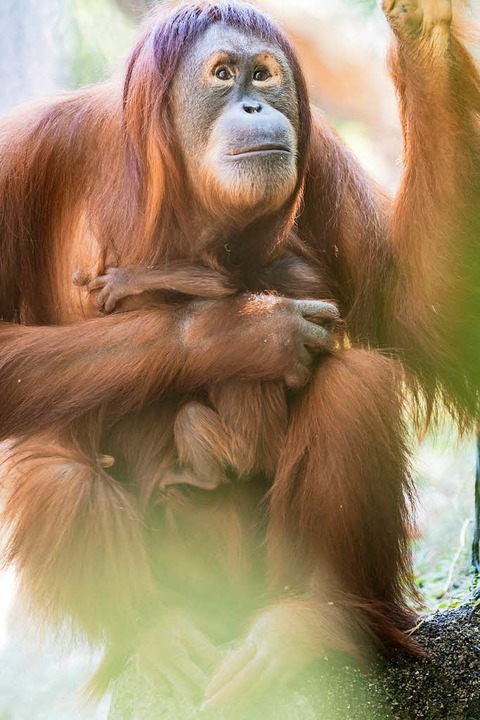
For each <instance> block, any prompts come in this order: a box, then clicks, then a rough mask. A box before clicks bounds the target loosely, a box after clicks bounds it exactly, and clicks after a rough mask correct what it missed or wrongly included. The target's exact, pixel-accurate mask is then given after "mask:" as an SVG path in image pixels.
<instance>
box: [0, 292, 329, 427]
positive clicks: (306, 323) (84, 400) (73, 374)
mask: <svg viewBox="0 0 480 720" xmlns="http://www.w3.org/2000/svg"><path fill="white" fill-rule="evenodd" d="M332 312H335V313H336V310H335V308H334V306H332V305H331V304H329V303H322V302H316V301H296V300H287V299H283V298H274V297H271V296H267V295H252V296H248V295H244V296H239V297H236V298H228V299H224V300H218V301H197V302H192V303H190V304H187V305H180V306H168V305H164V306H163V307H160V308H158V309H156V310H150V311H142V312H130V313H119V314H115V315H112V316H109V317H105V318H97V319H93V320H87V321H83V322H81V323H77V324H72V325H65V326H54V327H22V326H16V325H8V324H3V325H1V326H0V386H1V387H2V404H1V408H0V436H1V437H3V438H7V437H11V436H17V435H19V436H26V435H31V434H33V433H36V432H38V431H40V430H43V429H48V430H49V431H50V432H54V431H55V429H56V428H60V429H61V428H62V427H63V426H64V424H65V422H66V421H69V420H74V419H76V418H78V417H80V416H82V415H83V414H84V413H86V412H88V411H89V410H94V409H95V408H99V407H100V406H101V405H107V406H108V407H109V412H110V413H111V418H114V417H120V416H122V415H124V414H125V413H127V412H130V411H132V410H137V409H140V408H141V407H142V406H143V405H144V404H145V403H146V402H147V400H149V399H150V398H151V397H153V396H156V395H159V394H161V393H163V392H165V391H167V390H168V391H170V390H171V391H176V392H182V393H183V392H188V391H191V390H194V389H195V388H198V387H200V386H205V385H209V384H211V383H216V382H221V381H222V380H227V379H229V378H232V377H235V378H239V379H245V380H284V381H285V382H286V383H287V385H290V386H299V385H303V384H304V383H305V382H307V380H308V377H309V366H310V363H311V360H312V356H311V353H310V351H313V352H314V351H315V350H316V349H317V348H320V349H322V348H323V347H324V345H325V338H326V335H327V333H328V332H329V330H328V329H327V328H325V327H323V324H324V323H326V324H327V325H328V324H329V322H330V321H331V319H332V317H331V316H332ZM335 317H336V314H335Z"/></svg>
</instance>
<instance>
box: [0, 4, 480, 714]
mask: <svg viewBox="0 0 480 720" xmlns="http://www.w3.org/2000/svg"><path fill="white" fill-rule="evenodd" d="M384 9H385V12H386V15H387V18H388V20H389V22H390V24H391V26H392V28H393V31H394V43H393V48H392V55H391V63H392V74H393V78H394V81H395V83H396V86H397V89H398V93H399V98H400V110H401V118H402V125H403V128H404V133H405V158H404V161H405V168H404V176H403V181H402V185H401V188H400V191H399V193H398V196H397V198H396V200H395V201H394V202H391V201H390V199H389V198H388V197H387V196H386V195H385V194H384V193H382V192H381V191H380V190H379V189H378V188H376V187H375V186H373V185H372V183H370V182H369V180H368V179H367V178H366V177H365V175H364V174H363V173H362V171H361V170H360V168H359V167H358V165H357V163H356V161H355V160H354V159H353V158H352V157H351V155H350V154H349V152H348V151H347V150H346V149H345V148H344V147H343V145H342V144H341V142H340V141H339V140H338V138H337V137H336V136H335V134H334V133H333V132H332V130H331V129H330V127H329V125H328V123H327V121H326V120H325V118H324V117H323V116H322V115H321V114H320V113H319V112H318V111H314V112H313V113H312V112H311V110H310V107H309V103H308V97H307V92H306V88H305V81H304V78H303V76H302V73H301V69H300V67H299V65H298V61H297V59H296V56H295V53H294V51H293V49H292V47H291V45H290V43H289V42H288V40H287V39H286V38H285V36H284V35H283V33H282V32H281V31H280V30H279V29H278V27H276V26H275V25H274V24H273V23H272V22H271V21H270V20H268V19H267V18H266V17H265V16H264V15H262V14H261V13H260V12H259V11H258V10H256V9H254V8H253V7H252V6H250V5H248V4H244V3H239V4H237V3H227V2H225V3H223V2H221V3H215V2H188V3H186V4H182V5H180V6H179V7H177V8H174V9H172V10H171V11H170V12H169V13H167V14H163V13H158V14H154V15H152V16H151V18H150V20H149V23H148V24H147V26H146V28H145V31H144V34H143V35H142V37H141V39H140V41H139V42H138V44H137V46H136V48H135V49H134V51H133V53H132V55H131V58H130V61H129V64H128V67H127V72H126V76H125V81H124V85H123V89H122V88H120V87H118V86H117V85H104V86H99V87H97V88H94V89H91V88H90V89H87V90H82V91H80V92H78V93H75V94H72V95H69V96H66V97H64V98H62V99H60V100H59V101H58V102H57V103H55V104H53V105H48V106H45V107H40V108H36V109H29V110H28V112H24V113H20V115H18V116H17V117H15V118H13V119H12V120H10V121H7V122H6V123H5V124H4V126H3V127H2V166H1V178H0V227H1V230H0V235H1V239H2V240H1V241H2V249H3V252H2V265H1V270H2V283H1V288H0V292H1V311H2V313H3V317H4V318H5V319H9V320H12V321H13V320H16V319H19V320H20V321H21V322H22V324H21V325H19V324H13V323H10V324H9V323H4V324H3V326H2V327H1V328H0V347H1V352H0V387H1V389H2V403H1V407H0V435H1V437H2V438H12V437H13V438H16V439H17V442H16V444H15V446H14V449H13V452H12V462H11V467H10V468H9V470H8V473H7V475H6V481H5V485H6V500H5V506H4V511H3V522H4V526H5V528H6V530H7V539H8V542H7V550H6V559H7V561H8V562H11V563H15V565H16V566H17V568H18V571H19V574H20V579H21V580H22V582H23V587H24V590H25V592H26V593H27V595H28V597H29V600H30V601H31V604H32V606H33V607H34V608H36V609H37V610H38V611H39V612H40V613H41V614H42V615H43V616H44V617H46V618H47V619H48V620H50V621H52V622H53V623H56V624H62V623H64V622H67V623H69V624H70V625H71V626H72V627H73V628H74V629H77V630H78V631H79V632H81V633H82V634H83V635H85V636H86V637H88V638H89V639H90V640H91V641H92V642H95V641H97V642H98V641H102V642H104V643H105V644H106V645H107V647H108V648H109V651H108V652H107V656H106V660H105V663H104V665H103V668H102V669H101V671H100V673H99V676H98V678H97V685H98V686H100V685H101V684H102V683H103V682H104V681H105V679H108V678H109V677H110V676H111V675H112V674H114V673H115V672H118V670H119V669H121V667H122V666H123V664H124V662H125V660H126V659H127V658H128V657H129V656H130V655H133V654H138V655H139V656H140V658H141V659H142V662H143V663H144V664H145V665H146V666H148V667H149V669H150V671H151V672H152V673H159V674H160V675H161V676H162V677H163V678H166V679H167V680H168V682H169V683H171V685H172V686H173V687H174V688H176V689H177V690H179V691H181V692H184V691H185V692H187V691H188V690H189V689H191V688H192V687H201V688H202V689H203V687H204V686H205V685H206V684H207V680H208V678H207V675H206V672H207V670H208V672H210V673H212V672H213V676H212V677H210V680H209V682H208V687H207V691H206V692H207V703H206V707H207V708H215V707H219V706H221V705H222V704H225V703H231V702H234V701H235V702H236V701H238V699H239V698H240V697H248V698H252V697H255V696H256V694H257V693H258V692H259V691H260V690H261V689H264V688H265V687H270V686H271V685H275V684H276V683H278V682H279V681H280V680H284V679H285V678H288V677H292V676H294V675H295V674H296V673H298V672H299V670H300V669H301V668H302V667H303V666H305V665H306V664H308V663H309V662H311V661H313V660H314V659H315V658H318V657H320V656H322V655H323V654H324V653H325V651H326V650H327V649H328V648H340V649H343V650H349V651H351V652H354V653H357V654H363V653H364V651H366V650H368V648H370V647H371V646H372V644H373V645H376V646H378V647H380V648H384V649H385V650H388V649H389V648H391V647H392V646H393V647H395V646H396V647H401V648H405V649H410V650H412V651H415V650H416V648H415V646H414V643H413V642H412V640H411V639H410V638H409V636H408V635H407V634H405V632H404V631H405V630H406V629H408V628H409V627H411V624H412V622H413V620H414V614H413V613H412V611H411V610H410V609H409V607H408V604H407V600H406V594H408V590H409V585H410V559H409V552H408V527H409V517H408V506H409V494H410V481H409V473H408V458H407V453H406V447H405V432H404V427H403V422H402V417H403V414H402V403H403V395H404V392H405V384H404V382H402V372H401V371H402V370H403V369H406V370H407V373H406V377H407V379H408V381H409V383H410V386H411V388H412V389H413V390H414V391H415V397H416V398H417V400H418V405H419V408H420V410H421V409H422V407H424V408H426V410H427V412H430V411H431V410H432V408H433V405H434V403H435V402H436V400H437V399H438V398H442V399H444V400H446V401H447V403H448V404H449V406H450V407H451V408H452V410H454V411H456V412H457V415H458V416H459V417H460V418H461V419H463V420H464V421H468V419H469V417H471V416H473V414H474V413H475V412H476V409H477V394H478V387H479V380H480V378H479V372H480V371H479V368H480V364H479V363H478V347H479V344H478V339H477V337H476V334H475V332H476V323H475V318H476V315H477V314H478V311H479V308H480V303H479V297H478V289H477V288H478V282H476V278H478V277H480V274H478V270H479V267H478V262H479V261H478V258H479V257H480V253H479V248H478V239H477V234H476V232H475V231H476V227H475V218H476V217H477V214H478V209H479V208H478V203H479V198H480V194H479V187H478V172H477V162H478V157H479V150H480V147H479V127H478V111H479V110H480V81H479V75H478V73H477V70H476V67H475V65H474V63H473V60H472V59H471V56H470V55H469V54H468V51H467V50H466V48H465V46H464V44H462V41H461V39H460V31H459V29H458V28H457V27H456V26H455V25H453V26H452V22H451V21H452V12H451V5H450V2H449V1H448V0H417V1H416V2H414V1H412V2H411V3H405V2H397V1H396V0H389V1H388V2H385V3H384ZM292 254H293V255H298V256H300V257H303V258H304V259H305V260H306V262H307V263H308V266H311V267H314V268H315V273H316V274H317V275H318V277H320V278H321V283H320V284H319V286H318V289H317V290H316V291H315V292H316V293H317V294H316V295H315V297H313V298H311V299H309V300H301V299H294V298H290V297H284V296H283V294H278V295H275V294H271V293H270V292H269V290H270V286H269V285H268V282H267V281H265V280H262V277H264V275H263V271H264V269H265V268H268V267H269V265H271V264H272V263H275V262H280V261H281V260H282V259H283V258H286V257H287V256H291V255H292ZM175 264H177V267H179V268H182V272H186V273H187V279H188V273H189V272H191V274H192V283H193V282H194V280H195V273H196V272H197V271H198V267H199V266H200V267H201V268H204V271H205V272H207V271H208V272H214V273H218V278H217V279H218V283H220V284H221V282H222V280H221V279H222V278H223V279H224V280H225V279H226V281H228V282H229V283H231V285H232V286H233V287H238V288H240V291H239V292H237V293H235V294H233V295H228V296H226V297H221V298H218V297H214V296H212V298H202V299H198V298H197V297H191V296H190V297H189V296H188V294H187V296H186V297H185V296H184V297H182V298H179V297H178V296H176V295H175V294H172V295H171V296H169V295H168V294H165V293H163V294H161V293H160V294H157V296H154V295H152V296H151V297H150V298H149V297H148V296H147V297H145V296H142V298H141V305H140V307H138V306H137V307H136V308H135V304H134V303H133V304H131V303H130V301H129V300H128V299H126V300H124V301H122V304H121V305H120V306H119V310H120V311H116V312H114V313H113V314H111V315H107V316H101V313H100V311H99V310H98V307H97V305H96V303H95V301H94V299H93V298H90V297H89V296H88V294H87V293H85V292H84V291H83V290H82V288H76V287H75V286H74V285H73V284H72V282H71V277H72V273H73V272H74V271H75V270H76V269H77V268H89V270H90V274H91V275H92V276H97V275H98V276H102V275H103V274H104V271H105V269H106V268H109V267H118V268H132V267H144V268H151V269H152V271H154V272H155V273H158V272H162V271H163V272H165V271H166V269H168V268H169V267H173V266H175ZM188 267H190V268H191V269H190V271H189V270H188V269H187V268H188ZM195 268H196V269H195ZM127 294H128V293H127ZM201 294H202V293H201V292H200V293H197V292H194V293H191V295H201ZM326 298H329V299H333V300H334V302H335V304H336V305H337V306H338V308H339V310H340V313H341V317H342V318H343V320H344V325H345V331H346V333H347V335H348V340H349V342H348V343H347V344H346V347H345V349H338V350H336V351H335V352H333V353H331V354H330V355H326V356H325V355H321V356H319V355H318V350H324V348H325V334H326V332H328V329H326V328H325V327H322V323H324V321H325V303H323V302H322V300H325V299H326ZM129 303H130V304H129ZM375 348H377V349H375ZM379 348H384V349H385V348H388V349H389V350H390V351H391V352H390V353H389V354H390V357H386V356H385V355H384V354H380V353H379V351H378V349H379ZM271 382H273V383H276V384H277V387H278V386H279V384H283V385H284V387H285V390H284V392H285V396H284V397H285V398H286V400H287V406H288V418H286V428H285V437H284V439H283V440H282V442H279V443H278V444H277V447H278V452H279V457H278V458H275V461H276V462H275V464H276V467H275V468H274V470H271V471H270V472H268V471H263V472H258V473H256V475H255V477H252V478H250V480H249V481H248V482H243V483H239V482H235V480H234V481H233V482H231V483H230V484H228V485H221V486H220V487H219V488H217V489H216V490H203V489H199V488H188V487H184V486H182V485H177V486H171V487H169V488H168V489H167V491H164V490H163V487H162V479H163V478H164V477H165V473H167V472H168V471H169V469H170V468H171V467H172V464H173V465H175V462H176V461H177V460H178V458H177V456H176V448H175V440H174V433H173V425H174V421H175V418H177V416H178V413H179V411H181V408H182V407H183V405H184V404H185V403H186V402H188V401H194V402H197V401H199V400H200V402H201V403H204V404H205V403H207V404H208V400H209V397H211V393H215V389H216V388H218V387H219V386H220V385H222V384H223V383H231V384H232V385H233V387H234V388H237V391H236V393H237V394H236V397H237V400H236V403H237V404H236V405H234V406H233V409H237V411H238V418H239V422H243V421H244V419H245V418H248V419H249V422H252V427H254V428H255V429H256V431H257V429H259V430H258V432H259V435H258V436H253V435H252V443H255V447H256V448H258V447H259V446H260V445H261V446H262V447H266V446H267V445H268V442H269V441H270V440H271V437H270V435H269V434H270V433H273V434H275V433H276V432H277V430H278V421H277V420H275V421H274V422H272V417H273V418H274V419H275V418H276V415H275V409H273V410H272V412H270V413H268V412H267V413H265V408H268V404H267V403H262V402H259V403H258V404H256V405H254V404H252V403H250V402H249V400H248V398H249V397H250V396H249V395H248V394H247V393H242V392H241V388H242V383H245V385H244V387H247V385H250V386H251V385H252V384H253V385H256V388H257V391H258V393H257V397H260V398H265V397H266V396H265V393H266V392H268V386H269V383H271ZM232 385H231V386H232ZM233 396H234V395H233V393H231V394H230V398H232V397H233ZM282 398H283V395H282ZM230 409H232V406H231V407H230ZM265 428H268V432H266V431H265ZM187 439H188V435H187ZM214 449H215V448H214ZM105 456H112V457H113V458H114V465H113V466H112V467H111V468H107V467H105V466H106V465H108V464H110V461H109V460H108V459H107V460H106V459H105ZM265 540H266V542H265ZM265 549H266V551H265ZM267 576H268V580H269V582H268V583H267ZM267 585H268V589H267ZM267 600H268V602H267ZM266 603H267V604H266ZM260 609H261V610H262V612H260ZM254 618H255V619H254ZM242 637H243V640H241V641H239V642H238V647H236V648H235V649H234V650H230V651H229V652H227V653H226V656H225V657H224V659H223V662H222V665H221V667H220V669H218V670H216V671H212V664H213V663H214V662H215V658H216V656H217V650H218V647H219V645H220V644H222V643H224V642H231V641H232V640H235V639H237V640H238V639H239V638H242Z"/></svg>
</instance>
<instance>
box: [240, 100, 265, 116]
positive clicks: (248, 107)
mask: <svg viewBox="0 0 480 720" xmlns="http://www.w3.org/2000/svg"><path fill="white" fill-rule="evenodd" d="M242 107H243V109H244V110H245V112H246V113H248V115H253V114H254V113H259V112H262V105H261V103H259V102H244V103H243V106H242Z"/></svg>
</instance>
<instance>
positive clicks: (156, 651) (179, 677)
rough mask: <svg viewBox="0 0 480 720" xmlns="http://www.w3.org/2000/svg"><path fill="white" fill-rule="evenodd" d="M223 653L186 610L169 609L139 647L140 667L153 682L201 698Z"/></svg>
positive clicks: (196, 698) (193, 698)
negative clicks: (211, 672) (210, 673)
mask: <svg viewBox="0 0 480 720" xmlns="http://www.w3.org/2000/svg"><path fill="white" fill-rule="evenodd" d="M220 657H221V654H220V652H219V650H217V648H216V647H215V645H214V644H213V643H212V642H211V641H210V640H209V638H208V637H207V636H206V635H204V634H203V633H202V632H200V631H199V630H198V629H197V628H196V627H195V625H194V623H193V622H192V620H191V619H190V617H189V616H188V614H187V613H183V612H181V611H179V610H169V611H165V613H163V614H162V618H161V620H160V621H159V622H158V623H157V624H156V625H155V626H154V627H153V628H149V629H148V631H146V632H145V635H144V637H143V641H142V642H141V644H140V647H139V649H138V651H137V662H138V667H139V671H140V673H141V674H142V675H144V676H147V677H148V678H149V679H150V680H151V681H152V682H154V683H155V682H158V683H160V684H162V683H165V682H167V683H168V684H169V685H170V687H171V688H172V689H173V691H174V692H176V693H178V694H180V695H182V696H183V697H189V698H190V699H191V700H197V701H198V700H199V698H200V697H201V695H202V692H203V689H204V688H205V685H206V682H207V678H208V674H207V673H208V672H209V671H211V668H212V667H214V666H215V665H216V664H217V663H218V662H219V661H220Z"/></svg>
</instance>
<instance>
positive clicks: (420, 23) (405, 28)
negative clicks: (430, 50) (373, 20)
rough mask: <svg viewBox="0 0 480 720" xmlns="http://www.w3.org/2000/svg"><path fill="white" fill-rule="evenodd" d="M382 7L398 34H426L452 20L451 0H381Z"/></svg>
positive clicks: (446, 25) (445, 26)
mask: <svg viewBox="0 0 480 720" xmlns="http://www.w3.org/2000/svg"><path fill="white" fill-rule="evenodd" d="M382 9H383V12H384V13H385V15H386V17H387V20H388V22H389V23H390V25H391V26H392V28H393V30H394V31H395V32H396V33H397V34H399V35H406V36H413V37H416V36H419V35H422V36H426V35H429V34H430V33H431V31H432V30H433V29H434V28H438V27H443V28H449V27H450V24H451V22H452V2H451V0H383V1H382Z"/></svg>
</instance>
